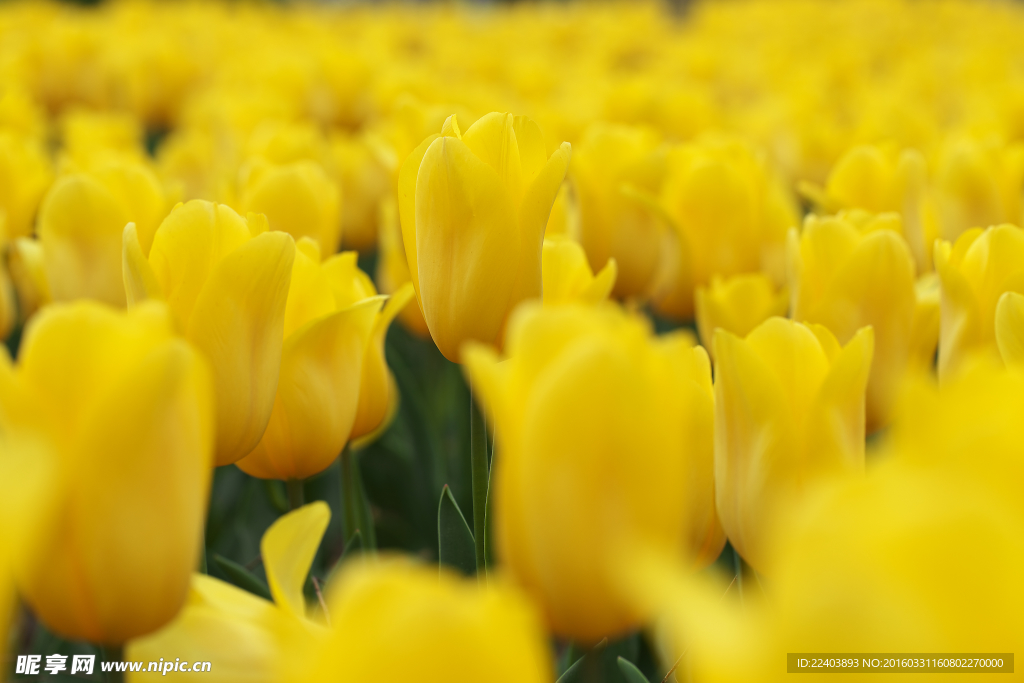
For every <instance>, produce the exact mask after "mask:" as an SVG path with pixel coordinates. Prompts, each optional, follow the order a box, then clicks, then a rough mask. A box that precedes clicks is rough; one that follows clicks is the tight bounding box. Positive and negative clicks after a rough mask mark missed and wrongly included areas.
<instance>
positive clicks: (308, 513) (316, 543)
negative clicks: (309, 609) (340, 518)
mask: <svg viewBox="0 0 1024 683" xmlns="http://www.w3.org/2000/svg"><path fill="white" fill-rule="evenodd" d="M330 519H331V509H330V508H329V507H328V506H327V503H324V502H323V501H316V502H315V503H310V504H309V505H304V506H303V507H301V508H299V509H298V510H293V511H291V512H290V513H288V514H287V515H285V516H283V517H281V518H280V519H278V520H277V521H276V522H274V524H273V525H271V527H270V528H269V529H267V531H266V533H265V534H263V540H262V541H261V542H260V554H261V556H262V557H263V566H264V568H265V569H266V572H267V583H268V584H269V586H270V593H271V595H273V596H274V602H275V603H276V604H277V606H278V607H279V608H281V609H282V610H284V611H285V612H287V613H289V614H292V615H294V616H296V617H300V618H304V617H305V616H306V599H305V598H304V597H303V594H302V589H303V586H305V585H306V576H307V575H308V574H309V568H310V567H311V566H312V565H313V558H314V556H316V551H317V549H318V548H319V547H320V541H321V540H322V539H323V536H324V532H325V531H326V530H327V524H328V522H329V521H330Z"/></svg>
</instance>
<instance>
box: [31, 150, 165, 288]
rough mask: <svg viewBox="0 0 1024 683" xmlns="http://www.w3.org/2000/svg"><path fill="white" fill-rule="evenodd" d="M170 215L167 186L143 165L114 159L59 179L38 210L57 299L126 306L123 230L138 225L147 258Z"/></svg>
mask: <svg viewBox="0 0 1024 683" xmlns="http://www.w3.org/2000/svg"><path fill="white" fill-rule="evenodd" d="M166 211H167V199H166V196H165V194H164V190H163V187H162V186H161V185H160V182H159V180H157V178H156V176H155V175H154V174H153V172H152V171H150V170H149V169H148V168H146V167H145V166H144V165H142V164H141V163H139V162H134V161H125V160H123V159H111V160H107V161H104V162H103V163H101V164H99V165H98V166H95V167H92V168H90V169H88V170H85V171H79V172H74V173H71V174H68V175H65V176H63V177H61V178H59V179H58V180H57V181H56V182H55V183H54V184H53V186H52V187H51V188H50V191H49V192H48V193H47V195H46V197H45V198H44V199H43V203H42V206H41V207H40V209H39V241H40V243H41V245H42V251H43V264H44V268H45V272H46V278H47V281H48V282H49V290H50V293H51V295H52V297H53V299H54V300H55V301H70V300H73V299H81V298H91V299H98V300H100V301H105V302H107V303H109V304H111V305H114V306H124V305H125V293H124V281H123V279H122V277H121V236H122V233H123V232H124V228H125V225H127V224H128V223H129V222H134V223H135V226H136V233H137V235H138V240H139V245H140V248H141V250H142V252H143V254H148V253H149V249H150V246H151V245H152V243H153V235H154V233H155V232H156V229H157V226H158V225H159V224H160V221H161V220H162V219H163V218H164V216H165V215H166Z"/></svg>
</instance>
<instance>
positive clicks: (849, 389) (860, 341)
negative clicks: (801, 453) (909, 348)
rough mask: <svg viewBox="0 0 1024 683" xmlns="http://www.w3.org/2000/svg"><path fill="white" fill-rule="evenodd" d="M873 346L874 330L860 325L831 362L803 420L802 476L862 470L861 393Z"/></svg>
mask: <svg viewBox="0 0 1024 683" xmlns="http://www.w3.org/2000/svg"><path fill="white" fill-rule="evenodd" d="M874 346H875V334H874V330H873V329H872V328H871V327H864V328H861V329H860V331H858V332H857V334H855V335H854V337H853V339H852V340H850V343H849V344H847V345H846V346H845V347H843V350H842V351H841V352H840V353H839V355H838V356H836V358H835V360H834V361H833V362H832V367H831V369H830V370H829V373H828V377H827V378H826V379H825V381H824V383H823V384H822V385H821V390H820V391H819V393H818V400H817V401H816V403H815V405H814V408H813V411H812V414H811V415H810V416H809V419H808V422H807V425H808V433H807V447H806V450H805V458H806V460H805V461H804V462H803V463H801V465H800V470H801V471H802V472H803V473H804V475H805V476H808V477H811V476H814V475H815V474H816V473H819V472H820V473H826V472H849V471H861V470H863V467H864V424H865V417H864V413H865V406H864V392H865V390H866V388H867V383H868V377H869V374H870V371H871V358H872V355H873V354H874Z"/></svg>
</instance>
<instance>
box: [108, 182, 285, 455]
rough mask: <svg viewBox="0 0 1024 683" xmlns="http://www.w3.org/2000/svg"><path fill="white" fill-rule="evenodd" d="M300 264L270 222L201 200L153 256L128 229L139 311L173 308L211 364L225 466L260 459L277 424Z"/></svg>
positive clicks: (184, 208) (172, 223)
mask: <svg viewBox="0 0 1024 683" xmlns="http://www.w3.org/2000/svg"><path fill="white" fill-rule="evenodd" d="M294 258H295V243H294V241H293V240H292V238H291V236H290V235H287V234H285V233H281V232H267V221H266V218H264V217H262V216H255V215H250V216H249V218H248V219H245V218H242V217H241V216H239V215H238V214H237V213H235V212H234V211H232V210H231V209H230V208H228V207H227V206H224V205H222V204H214V203H212V202H206V201H201V200H193V201H191V202H188V203H187V204H179V205H178V206H176V207H175V208H174V209H173V210H172V211H171V213H170V215H169V216H168V217H167V218H166V219H165V220H164V222H163V223H161V224H160V227H159V228H158V229H157V231H156V235H155V236H154V237H153V247H152V249H151V250H150V252H149V257H148V258H147V257H146V256H145V255H144V253H143V251H142V249H141V247H140V245H139V238H138V234H137V231H136V230H135V226H134V225H133V224H129V225H128V226H127V227H126V228H125V229H124V257H123V260H124V284H125V289H126V291H127V296H128V305H129V307H131V306H134V305H136V304H138V303H139V302H140V301H143V300H144V299H147V298H155V299H162V300H164V301H166V302H167V304H168V306H169V307H170V309H171V312H172V314H173V315H174V321H175V323H176V325H177V327H178V329H179V330H180V331H181V332H182V333H183V334H184V335H185V337H186V338H187V339H188V340H189V341H190V342H192V344H194V345H195V346H196V347H197V348H198V349H199V350H200V351H202V352H203V354H204V355H205V356H206V358H207V360H208V361H209V362H210V367H211V368H212V370H213V380H214V387H215V389H216V398H217V448H216V462H217V464H218V465H227V464H230V463H232V462H235V461H236V460H239V459H240V458H242V457H244V456H246V455H248V454H249V453H250V452H252V450H253V448H255V447H256V445H257V444H258V443H259V441H260V439H261V438H262V436H263V432H264V430H265V429H266V427H267V424H268V423H269V421H270V414H271V411H272V409H273V407H274V396H275V394H276V392H277V383H278V375H279V372H280V368H281V348H282V342H283V338H284V332H283V331H284V323H285V320H284V319H285V303H286V301H287V299H288V287H289V284H290V279H291V273H292V262H293V261H294Z"/></svg>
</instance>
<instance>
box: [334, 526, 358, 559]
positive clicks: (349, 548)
mask: <svg viewBox="0 0 1024 683" xmlns="http://www.w3.org/2000/svg"><path fill="white" fill-rule="evenodd" d="M361 552H363V532H362V531H360V530H359V529H356V530H355V533H353V534H352V538H350V539H348V543H346V544H345V549H344V550H343V551H342V552H341V559H342V560H348V559H350V557H355V556H356V555H358V554H359V553H361ZM339 564H340V562H339Z"/></svg>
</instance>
